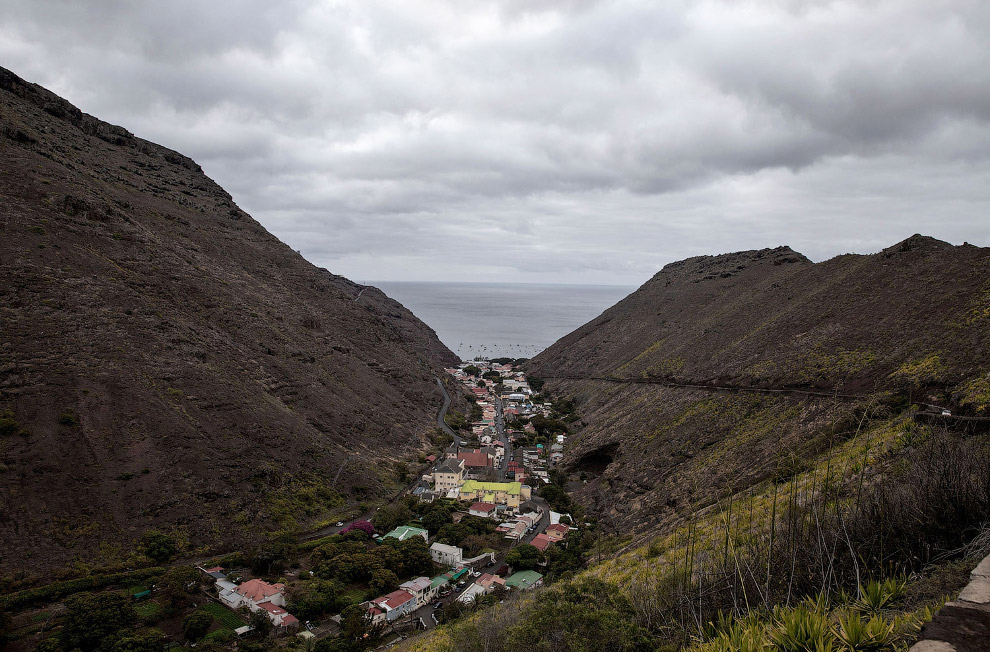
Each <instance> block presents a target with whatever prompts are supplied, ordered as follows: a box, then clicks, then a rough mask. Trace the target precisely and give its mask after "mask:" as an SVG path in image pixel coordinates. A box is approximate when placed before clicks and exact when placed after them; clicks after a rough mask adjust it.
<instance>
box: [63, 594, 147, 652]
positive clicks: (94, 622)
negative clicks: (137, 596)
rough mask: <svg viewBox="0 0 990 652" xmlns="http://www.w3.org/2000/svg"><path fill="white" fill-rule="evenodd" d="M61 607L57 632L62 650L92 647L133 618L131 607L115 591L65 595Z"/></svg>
mask: <svg viewBox="0 0 990 652" xmlns="http://www.w3.org/2000/svg"><path fill="white" fill-rule="evenodd" d="M65 608H66V614H65V619H64V620H63V622H62V631H61V633H60V635H59V636H60V638H61V642H62V647H63V648H64V649H66V650H73V649H75V648H79V649H80V650H82V652H89V651H90V650H95V649H96V648H98V647H100V646H101V645H103V644H104V643H105V642H107V643H109V642H110V640H112V639H113V638H115V637H116V636H117V635H118V634H119V633H120V632H122V631H124V630H126V629H128V628H130V627H131V625H132V624H133V623H134V621H135V620H136V619H137V614H135V613H134V608H133V607H131V605H130V603H129V602H128V601H127V599H126V598H125V597H124V596H122V595H120V594H119V593H77V594H75V595H73V596H70V597H68V598H66V600H65Z"/></svg>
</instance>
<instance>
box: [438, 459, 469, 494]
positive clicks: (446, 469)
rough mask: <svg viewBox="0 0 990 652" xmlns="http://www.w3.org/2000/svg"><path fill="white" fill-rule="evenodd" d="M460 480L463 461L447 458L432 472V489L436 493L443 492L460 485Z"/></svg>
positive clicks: (462, 472)
mask: <svg viewBox="0 0 990 652" xmlns="http://www.w3.org/2000/svg"><path fill="white" fill-rule="evenodd" d="M462 482H464V462H463V461H461V460H447V461H446V462H444V463H443V464H441V465H440V467H439V468H438V469H437V470H436V471H434V472H433V489H434V491H436V492H437V493H440V494H445V493H447V491H449V490H451V489H455V488H457V487H459V486H461V483H462Z"/></svg>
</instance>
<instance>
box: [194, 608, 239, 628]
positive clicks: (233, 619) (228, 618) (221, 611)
mask: <svg viewBox="0 0 990 652" xmlns="http://www.w3.org/2000/svg"><path fill="white" fill-rule="evenodd" d="M199 610H200V611H203V612H206V613H208V614H210V615H211V616H213V618H214V619H215V620H216V621H217V622H218V623H220V624H221V625H223V626H224V627H226V628H227V629H231V630H233V629H237V628H238V627H243V626H244V625H245V622H244V621H243V620H241V617H240V616H238V615H237V614H236V613H234V612H233V611H231V610H230V609H228V608H227V607H225V606H223V605H222V604H220V603H217V602H208V603H207V604H204V605H203V606H202V607H200V609H199Z"/></svg>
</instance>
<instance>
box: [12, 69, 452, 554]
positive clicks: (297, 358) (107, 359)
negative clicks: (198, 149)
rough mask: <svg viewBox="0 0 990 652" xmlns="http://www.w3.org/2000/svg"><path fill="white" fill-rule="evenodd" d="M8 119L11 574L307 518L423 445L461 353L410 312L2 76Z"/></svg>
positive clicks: (110, 132)
mask: <svg viewBox="0 0 990 652" xmlns="http://www.w3.org/2000/svg"><path fill="white" fill-rule="evenodd" d="M0 128H2V133H0V152H2V156H0V197H2V201H0V275H2V283H0V332H2V333H3V337H2V338H0V413H2V415H3V416H2V417H0V539H2V540H3V542H4V546H3V547H2V549H0V570H4V571H10V570H16V569H24V568H26V567H28V566H30V567H31V568H32V570H38V569H39V568H40V569H45V568H52V567H55V566H59V565H62V564H64V563H66V562H68V561H70V560H71V559H73V558H79V559H84V560H88V561H97V562H103V563H112V562H113V561H114V558H115V557H119V556H122V555H125V554H126V552H127V551H128V550H131V549H132V548H133V541H134V540H135V539H137V538H139V537H140V536H141V535H142V533H143V532H144V531H145V530H146V529H147V528H151V527H160V528H164V529H170V530H172V531H176V532H179V533H181V534H182V535H183V536H188V537H189V539H190V546H198V545H204V544H216V543H218V542H224V543H225V544H226V545H227V546H230V545H234V544H236V543H237V542H239V541H244V540H251V539H255V540H256V539H257V538H259V537H261V536H263V535H264V534H265V533H267V532H270V531H272V530H277V529H280V528H301V527H305V525H306V523H307V520H312V519H315V518H317V517H318V516H319V515H320V514H323V513H325V511H326V509H327V508H329V507H332V506H333V505H335V504H337V503H338V502H339V500H340V499H339V498H338V497H337V495H336V493H337V492H340V493H341V494H344V495H347V494H348V493H350V494H351V495H353V496H357V497H363V496H365V495H374V494H375V493H376V492H379V491H381V482H380V481H381V480H382V479H392V478H391V473H392V471H391V469H390V466H389V462H390V461H391V460H392V459H397V458H398V457H400V456H404V455H407V454H410V453H412V452H413V451H414V450H417V449H419V448H421V447H422V446H423V445H424V443H425V441H426V440H425V438H426V436H427V435H428V434H429V433H430V432H432V430H433V429H434V428H435V413H436V410H437V408H438V407H439V405H440V403H441V398H440V394H439V392H438V391H437V387H436V384H435V381H434V373H435V371H436V370H437V369H438V368H439V367H440V366H441V365H443V364H449V363H452V362H455V361H456V360H457V358H456V356H454V355H453V354H452V353H451V352H450V351H449V350H448V349H447V348H446V347H444V346H443V345H442V344H441V343H440V341H439V340H438V339H437V337H436V335H435V333H434V332H433V331H432V330H431V329H430V328H429V327H427V326H426V325H425V324H423V323H422V322H420V321H419V320H418V319H417V318H416V317H414V316H413V315H412V313H410V312H409V311H408V310H406V309H405V308H404V307H403V306H402V305H400V304H399V303H398V302H396V301H393V300H392V299H389V298H388V297H387V296H385V295H384V294H383V293H382V292H380V291H379V290H377V289H375V288H370V287H365V286H361V285H358V284H355V283H352V282H351V281H348V280H347V279H344V278H342V277H339V276H335V275H333V274H331V273H329V272H327V271H326V270H322V269H318V268H316V267H314V266H313V265H311V264H309V263H308V262H306V261H305V260H304V259H303V258H302V257H301V256H300V255H298V254H297V253H296V252H294V251H292V250H291V249H290V248H289V247H288V246H286V245H285V244H283V243H282V242H280V241H279V240H278V239H276V238H275V237H274V236H272V235H271V234H270V233H268V232H267V231H266V230H265V229H264V228H263V227H262V226H261V225H260V224H259V223H258V222H256V221H255V220H254V219H252V218H251V217H250V216H249V215H247V214H245V213H244V212H243V211H241V210H240V209H239V208H238V207H237V205H236V204H235V203H234V201H233V200H232V199H231V197H230V195H228V194H227V193H226V192H225V191H224V190H223V189H222V188H220V187H219V186H218V185H217V184H216V183H214V182H213V181H211V180H210V179H209V178H208V177H207V176H206V175H205V174H204V173H203V171H202V170H201V169H200V167H199V166H198V165H197V164H196V163H195V162H193V161H192V160H190V159H189V158H187V157H185V156H183V155H181V154H178V153H176V152H174V151H171V150H169V149H166V148H164V147H161V146H159V145H155V144H153V143H150V142H147V141H144V140H142V139H140V138H138V137H136V136H134V135H132V134H131V133H129V132H127V131H126V130H125V129H123V128H121V127H117V126H114V125H110V124H107V123H104V122H101V121H100V120H97V119H96V118H93V117H92V116H89V115H86V114H83V113H82V112H80V111H79V110H78V109H77V108H76V107H74V106H72V105H71V104H69V103H68V102H66V101H65V100H63V99H61V98H59V97H57V96H55V95H54V94H52V93H50V92H49V91H46V90H45V89H43V88H41V87H39V86H36V85H34V84H29V83H27V82H24V81H23V80H21V79H20V78H18V77H17V76H15V75H14V74H12V73H10V72H9V71H6V70H3V69H0ZM101 544H107V545H103V546H102V548H100V546H101ZM98 548H100V551H101V552H100V555H99V556H97V555H95V552H96V551H97V549H98ZM42 550H43V551H44V552H45V554H44V555H37V554H34V553H36V552H37V551H42ZM32 555H34V556H32ZM97 557H98V558H97ZM26 560H30V561H26Z"/></svg>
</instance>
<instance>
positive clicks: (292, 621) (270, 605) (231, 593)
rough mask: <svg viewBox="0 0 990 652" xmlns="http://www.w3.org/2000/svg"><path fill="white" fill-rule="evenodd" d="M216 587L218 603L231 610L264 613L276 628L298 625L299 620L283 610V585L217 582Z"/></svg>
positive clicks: (256, 582)
mask: <svg viewBox="0 0 990 652" xmlns="http://www.w3.org/2000/svg"><path fill="white" fill-rule="evenodd" d="M216 586H217V597H219V598H220V602H222V603H223V604H225V605H226V606H228V607H230V608H231V609H237V608H238V607H247V608H248V609H250V610H251V611H252V612H258V611H264V612H265V615H267V616H268V619H269V620H270V621H272V624H273V625H275V626H276V627H286V628H288V627H295V626H297V625H298V624H299V620H298V619H296V617H295V616H293V615H292V614H290V613H289V612H288V611H286V610H285V585H284V584H269V583H268V582H265V581H263V580H257V579H255V580H248V581H247V582H244V583H243V584H240V585H238V584H234V583H233V582H230V581H228V580H219V581H218V582H217V584H216Z"/></svg>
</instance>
